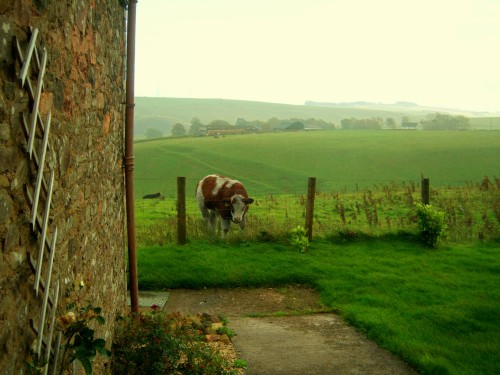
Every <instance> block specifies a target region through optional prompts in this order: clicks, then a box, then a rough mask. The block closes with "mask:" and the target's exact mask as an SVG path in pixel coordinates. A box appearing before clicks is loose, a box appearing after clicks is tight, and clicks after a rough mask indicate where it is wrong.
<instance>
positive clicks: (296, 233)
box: [290, 225, 309, 253]
mask: <svg viewBox="0 0 500 375" xmlns="http://www.w3.org/2000/svg"><path fill="white" fill-rule="evenodd" d="M290 243H291V244H292V245H293V246H295V247H297V248H298V249H299V250H300V252H301V253H305V252H307V250H308V249H309V238H308V237H307V229H305V228H304V227H301V226H300V225H298V226H297V227H295V228H294V229H292V230H291V231H290Z"/></svg>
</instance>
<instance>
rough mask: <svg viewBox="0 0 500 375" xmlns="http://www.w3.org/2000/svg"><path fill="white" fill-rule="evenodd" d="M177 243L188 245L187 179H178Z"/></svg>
mask: <svg viewBox="0 0 500 375" xmlns="http://www.w3.org/2000/svg"><path fill="white" fill-rule="evenodd" d="M177 242H178V243H179V244H180V245H185V244H186V177H177Z"/></svg>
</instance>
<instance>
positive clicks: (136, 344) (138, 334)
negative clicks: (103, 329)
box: [113, 311, 235, 375]
mask: <svg viewBox="0 0 500 375" xmlns="http://www.w3.org/2000/svg"><path fill="white" fill-rule="evenodd" d="M199 329H200V327H199V326H198V325H197V324H196V323H195V322H193V321H192V320H190V319H189V318H187V317H182V316H181V315H180V314H179V313H174V314H165V313H163V312H161V311H152V312H151V313H148V314H139V315H130V316H126V317H122V318H120V320H119V321H118V324H117V330H116V332H115V338H114V341H113V373H114V374H181V373H182V374H193V375H194V374H200V375H201V374H204V375H210V374H218V375H219V374H220V375H231V374H235V371H234V370H233V369H232V365H231V364H230V363H229V362H228V361H227V360H226V359H224V358H223V357H222V356H220V355H219V354H218V353H217V352H216V351H215V349H213V348H211V347H210V346H208V345H206V343H205V341H204V336H203V335H201V333H200V330H199ZM233 366H234V365H233Z"/></svg>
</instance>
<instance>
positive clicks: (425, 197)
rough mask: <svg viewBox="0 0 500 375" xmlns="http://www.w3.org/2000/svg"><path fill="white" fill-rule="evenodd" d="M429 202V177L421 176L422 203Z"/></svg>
mask: <svg viewBox="0 0 500 375" xmlns="http://www.w3.org/2000/svg"><path fill="white" fill-rule="evenodd" d="M429 202H430V190H429V179H428V178H424V177H422V204H429Z"/></svg>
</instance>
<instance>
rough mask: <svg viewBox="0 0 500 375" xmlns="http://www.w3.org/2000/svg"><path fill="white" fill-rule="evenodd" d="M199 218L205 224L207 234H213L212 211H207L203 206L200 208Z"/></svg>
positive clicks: (213, 221)
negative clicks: (200, 217)
mask: <svg viewBox="0 0 500 375" xmlns="http://www.w3.org/2000/svg"><path fill="white" fill-rule="evenodd" d="M200 212H201V216H202V218H203V221H204V222H205V226H206V228H207V232H208V233H214V232H215V213H214V212H213V211H212V210H209V209H208V208H206V207H205V206H200Z"/></svg>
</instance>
